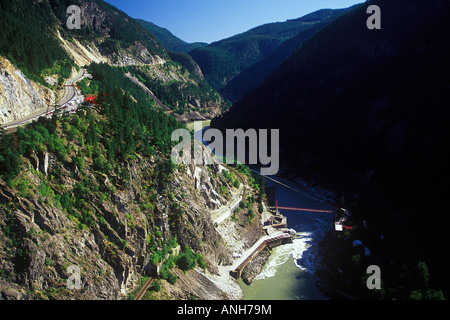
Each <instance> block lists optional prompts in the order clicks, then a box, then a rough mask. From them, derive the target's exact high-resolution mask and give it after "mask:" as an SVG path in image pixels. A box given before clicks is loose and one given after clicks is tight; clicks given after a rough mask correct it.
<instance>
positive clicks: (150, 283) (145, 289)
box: [134, 278, 155, 300]
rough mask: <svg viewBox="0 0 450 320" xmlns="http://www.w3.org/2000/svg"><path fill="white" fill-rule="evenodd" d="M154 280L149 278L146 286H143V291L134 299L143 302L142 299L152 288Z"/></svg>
mask: <svg viewBox="0 0 450 320" xmlns="http://www.w3.org/2000/svg"><path fill="white" fill-rule="evenodd" d="M153 280H155V279H153V278H149V279H148V280H147V281H146V282H145V283H144V285H143V286H142V288H141V290H139V292H138V293H137V295H136V297H135V298H134V300H141V299H142V297H143V296H144V294H145V293H146V292H147V290H148V288H150V286H151V285H152V283H153Z"/></svg>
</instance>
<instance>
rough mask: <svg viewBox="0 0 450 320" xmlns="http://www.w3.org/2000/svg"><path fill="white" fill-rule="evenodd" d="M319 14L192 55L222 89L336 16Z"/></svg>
mask: <svg viewBox="0 0 450 320" xmlns="http://www.w3.org/2000/svg"><path fill="white" fill-rule="evenodd" d="M336 13H337V11H336V12H335V11H333V10H319V11H316V12H313V13H310V14H308V15H306V16H304V17H301V18H298V19H293V20H288V21H285V22H276V23H269V24H265V25H262V26H259V27H256V28H253V29H251V30H249V31H247V32H244V33H241V34H238V35H235V36H233V37H230V38H227V39H224V40H221V41H217V42H213V43H211V44H210V45H208V46H206V47H200V48H197V49H194V50H192V51H190V52H189V54H190V55H191V56H192V57H193V58H194V60H195V61H197V63H198V64H199V66H200V68H201V69H202V71H203V74H204V75H205V77H206V79H207V80H208V81H209V82H210V83H211V85H212V86H213V87H214V88H215V89H221V88H222V87H223V86H225V85H226V84H227V83H228V82H229V81H230V80H231V79H233V78H234V77H236V76H237V75H238V74H239V73H241V72H242V71H244V70H245V69H247V68H248V67H250V66H251V65H252V64H254V63H255V62H257V61H259V60H261V59H262V58H264V57H266V56H267V55H269V54H271V53H272V52H273V51H274V50H275V49H276V48H277V47H278V46H279V45H280V44H281V43H283V42H284V41H286V40H288V39H291V38H292V37H295V36H296V35H298V34H299V32H302V31H305V30H307V29H309V28H311V27H313V26H315V25H316V24H317V23H319V22H321V21H323V20H325V19H327V18H329V17H330V16H332V15H334V14H336Z"/></svg>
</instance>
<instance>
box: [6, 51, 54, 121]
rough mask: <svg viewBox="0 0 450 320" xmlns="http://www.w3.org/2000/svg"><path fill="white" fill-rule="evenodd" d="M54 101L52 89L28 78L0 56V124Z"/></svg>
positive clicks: (30, 112)
mask: <svg viewBox="0 0 450 320" xmlns="http://www.w3.org/2000/svg"><path fill="white" fill-rule="evenodd" d="M54 102H55V94H54V93H53V92H52V90H50V89H49V88H46V87H44V86H42V85H38V84H36V83H34V82H33V81H31V80H29V79H28V78H27V77H26V76H25V75H24V74H23V72H22V71H20V70H19V69H18V68H16V67H15V66H14V65H13V64H12V63H11V62H10V61H9V60H8V59H6V58H4V57H1V56H0V125H3V124H6V123H8V122H11V121H14V120H17V119H21V118H23V117H26V116H28V115H30V114H33V113H34V112H36V111H39V110H42V109H45V108H47V106H48V105H50V104H53V103H54Z"/></svg>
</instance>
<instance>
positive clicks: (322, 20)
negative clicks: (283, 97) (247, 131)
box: [220, 7, 352, 102]
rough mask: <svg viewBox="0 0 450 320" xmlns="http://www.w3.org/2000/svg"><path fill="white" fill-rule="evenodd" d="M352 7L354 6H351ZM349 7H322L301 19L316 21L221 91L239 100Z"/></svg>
mask: <svg viewBox="0 0 450 320" xmlns="http://www.w3.org/2000/svg"><path fill="white" fill-rule="evenodd" d="M351 8H352V7H351ZM351 8H348V9H336V10H332V9H322V10H319V11H316V12H314V13H311V14H309V15H307V16H305V17H303V18H301V21H303V22H305V23H306V22H308V21H314V24H312V25H311V26H310V27H308V28H306V29H305V30H302V31H300V32H299V33H298V34H297V35H296V36H294V37H292V38H290V39H288V40H286V41H284V42H282V43H281V44H280V45H279V46H278V47H277V48H276V49H274V50H273V51H272V53H270V54H268V55H266V56H265V57H263V58H262V59H261V60H259V61H258V62H256V63H254V64H253V65H251V66H250V67H248V68H247V69H245V70H244V71H242V72H241V73H239V74H238V75H237V76H236V77H235V78H233V79H232V80H231V81H230V82H228V83H227V84H226V86H225V87H223V88H222V89H220V93H221V94H222V95H223V96H224V97H225V98H226V99H229V100H231V101H234V102H236V101H238V100H239V99H241V98H242V97H243V96H244V95H245V94H246V93H248V92H250V91H251V90H252V89H254V88H257V87H259V86H260V85H262V84H263V82H264V80H265V79H266V78H267V77H268V76H269V75H270V74H271V73H272V72H273V71H275V69H276V68H277V67H278V66H279V65H280V64H281V63H282V62H284V60H286V59H287V58H289V56H290V55H291V54H292V53H293V52H294V51H295V50H296V49H297V48H298V47H299V46H300V45H301V44H302V43H303V42H305V41H306V40H308V39H309V38H310V37H311V36H313V35H314V34H315V33H316V32H318V31H319V30H321V29H322V28H323V27H325V26H327V25H328V24H330V23H331V22H333V21H334V20H336V19H337V18H338V17H339V16H340V15H341V14H343V13H345V12H347V11H348V10H351Z"/></svg>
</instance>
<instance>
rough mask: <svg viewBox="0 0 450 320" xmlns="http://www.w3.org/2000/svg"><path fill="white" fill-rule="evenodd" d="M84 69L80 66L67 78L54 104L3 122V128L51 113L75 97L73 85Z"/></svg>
mask: <svg viewBox="0 0 450 320" xmlns="http://www.w3.org/2000/svg"><path fill="white" fill-rule="evenodd" d="M85 74H86V70H85V69H83V68H81V69H80V71H78V73H77V74H76V75H75V76H74V77H73V78H71V79H69V80H67V81H66V83H65V92H64V95H63V97H62V98H61V99H60V100H59V101H58V102H57V103H56V104H55V105H54V106H49V107H48V108H44V109H40V110H38V111H36V112H34V113H32V114H29V115H28V116H25V117H22V118H20V119H17V120H14V121H11V122H9V123H7V124H5V125H4V126H3V127H4V128H5V129H11V128H15V127H18V126H22V125H25V124H27V123H30V122H32V121H33V120H37V119H39V117H42V116H45V115H46V114H48V113H50V112H51V113H53V112H55V110H57V109H59V108H61V106H63V105H64V104H66V103H68V102H69V101H71V100H73V99H75V98H76V97H77V94H78V93H77V90H76V89H75V87H74V86H73V85H74V84H75V83H76V82H77V81H80V80H81V79H83V78H84V77H85Z"/></svg>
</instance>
